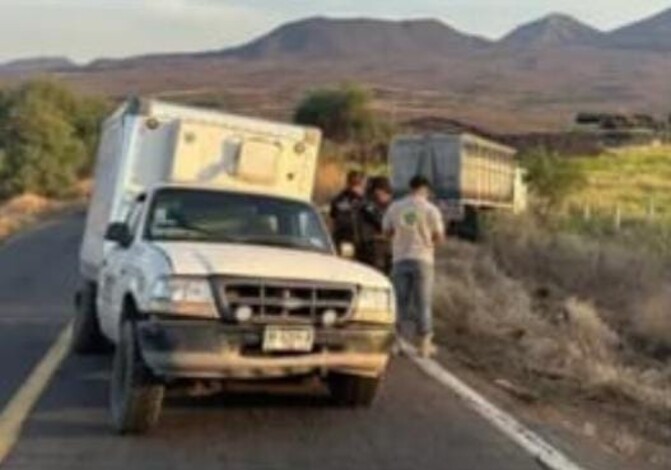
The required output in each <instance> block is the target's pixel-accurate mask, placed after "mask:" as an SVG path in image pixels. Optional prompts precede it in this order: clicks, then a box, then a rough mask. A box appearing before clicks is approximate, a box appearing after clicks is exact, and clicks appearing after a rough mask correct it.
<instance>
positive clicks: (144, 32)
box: [0, 0, 669, 62]
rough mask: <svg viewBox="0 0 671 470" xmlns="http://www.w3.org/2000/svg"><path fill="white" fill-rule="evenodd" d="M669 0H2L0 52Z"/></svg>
mask: <svg viewBox="0 0 671 470" xmlns="http://www.w3.org/2000/svg"><path fill="white" fill-rule="evenodd" d="M558 4H560V5H558ZM668 7H669V3H668V0H635V1H632V0H564V1H562V2H557V0H0V62H6V61H9V60H13V59H17V58H25V57H36V56H67V57H69V58H71V59H74V60H76V61H78V62H86V61H89V60H92V59H95V58H100V57H126V56H132V55H138V54H144V53H151V52H179V51H201V50H211V49H221V48H224V47H227V46H231V45H236V44H240V43H243V42H245V41H247V40H250V39H252V38H254V37H256V36H259V35H261V34H263V33H265V32H267V31H268V30H269V29H271V28H273V27H275V26H277V25H279V24H281V23H283V22H286V21H290V20H296V19H299V18H304V17H308V16H316V15H320V16H333V17H353V16H366V17H379V18H388V19H403V18H426V17H432V18H438V19H441V20H443V21H444V22H446V23H448V24H450V25H451V26H453V27H456V28H458V29H461V30H463V31H467V32H470V33H474V34H479V35H482V36H485V37H489V38H498V37H500V36H502V35H503V34H505V33H507V32H508V31H510V30H511V29H512V28H514V27H515V26H517V25H519V24H521V23H524V22H528V21H531V20H534V19H537V18H539V17H542V16H544V15H547V14H549V13H552V12H556V11H557V10H558V9H559V10H561V12H562V13H568V14H571V15H573V16H576V17H577V18H579V19H581V20H583V21H586V22H588V23H590V24H591V25H593V26H596V27H598V28H600V29H604V30H608V29H613V28H616V27H618V26H621V25H623V24H625V23H628V22H632V21H635V20H638V19H641V18H644V17H646V16H650V15H652V14H655V13H657V12H659V11H661V10H663V9H665V8H668Z"/></svg>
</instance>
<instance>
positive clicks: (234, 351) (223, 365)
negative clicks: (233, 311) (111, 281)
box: [137, 319, 394, 379]
mask: <svg viewBox="0 0 671 470" xmlns="http://www.w3.org/2000/svg"><path fill="white" fill-rule="evenodd" d="M263 328H264V327H263V326H262V325H244V326H243V325H225V324H221V323H217V322H203V321H182V320H165V319H160V320H157V319H152V320H144V321H141V322H139V323H138V330H137V331H138V341H139V344H140V349H141V351H142V356H143V359H144V361H145V362H146V364H147V365H148V366H149V367H150V368H151V369H152V371H153V372H154V373H155V374H156V375H158V376H160V377H164V378H167V379H170V378H213V379H224V378H231V379H255V378H274V377H289V376H295V375H303V374H310V373H315V372H341V373H347V374H353V375H361V376H368V377H379V376H380V375H382V373H383V372H384V370H385V369H386V367H387V363H388V361H389V352H390V350H391V347H392V344H393V341H394V333H393V328H392V327H391V326H388V327H385V326H364V325H349V326H346V327H342V328H317V330H316V335H315V348H314V350H313V351H312V352H311V353H307V354H268V353H264V352H263V351H262V347H261V343H262V338H263Z"/></svg>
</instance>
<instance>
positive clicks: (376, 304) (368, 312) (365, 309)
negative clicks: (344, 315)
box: [354, 288, 396, 324]
mask: <svg viewBox="0 0 671 470" xmlns="http://www.w3.org/2000/svg"><path fill="white" fill-rule="evenodd" d="M395 302H396V301H395V299H394V294H393V292H392V291H391V290H390V289H370V288H364V289H361V292H359V296H358V298H357V305H356V310H355V311H354V320H355V321H361V322H367V323H385V324H389V323H394V321H395V320H396V306H395Z"/></svg>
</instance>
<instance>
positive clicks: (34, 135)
mask: <svg viewBox="0 0 671 470" xmlns="http://www.w3.org/2000/svg"><path fill="white" fill-rule="evenodd" d="M107 109H108V107H107V103H106V102H105V101H102V100H99V99H95V98H89V97H84V96H79V95H76V94H74V93H73V92H72V91H70V90H69V89H68V88H66V87H65V86H64V85H62V84H59V83H57V82H54V81H47V80H38V81H31V82H27V83H25V84H22V85H19V86H17V87H15V88H10V89H5V90H0V197H1V198H3V199H6V198H10V197H14V196H17V195H21V194H24V193H31V194H36V195H39V196H44V197H54V198H62V197H66V196H69V195H71V194H72V193H73V191H74V190H75V188H76V185H77V183H78V182H79V181H80V180H81V179H83V178H86V177H87V176H88V175H89V173H90V171H91V168H92V162H93V155H94V154H95V148H96V146H97V142H98V127H99V124H100V120H101V119H102V117H103V116H104V114H105V113H106V112H107Z"/></svg>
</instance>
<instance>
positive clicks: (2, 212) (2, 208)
mask: <svg viewBox="0 0 671 470" xmlns="http://www.w3.org/2000/svg"><path fill="white" fill-rule="evenodd" d="M89 192H90V184H88V183H86V182H82V183H81V184H80V185H78V187H77V191H76V198H74V199H71V200H67V201H56V200H53V199H47V198H44V197H42V196H38V195H35V194H23V195H20V196H16V197H14V198H12V199H9V200H7V201H5V202H4V203H3V204H1V205H0V241H2V240H5V239H7V238H8V237H10V236H12V235H14V234H15V233H16V232H18V231H20V230H21V229H23V228H25V227H26V226H29V225H31V224H33V223H35V222H37V221H39V220H40V219H41V218H43V217H45V216H47V215H49V214H52V213H54V212H57V211H60V210H64V209H66V208H68V207H73V206H77V205H80V204H81V203H82V201H84V200H85V199H86V198H87V195H88V194H89Z"/></svg>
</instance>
